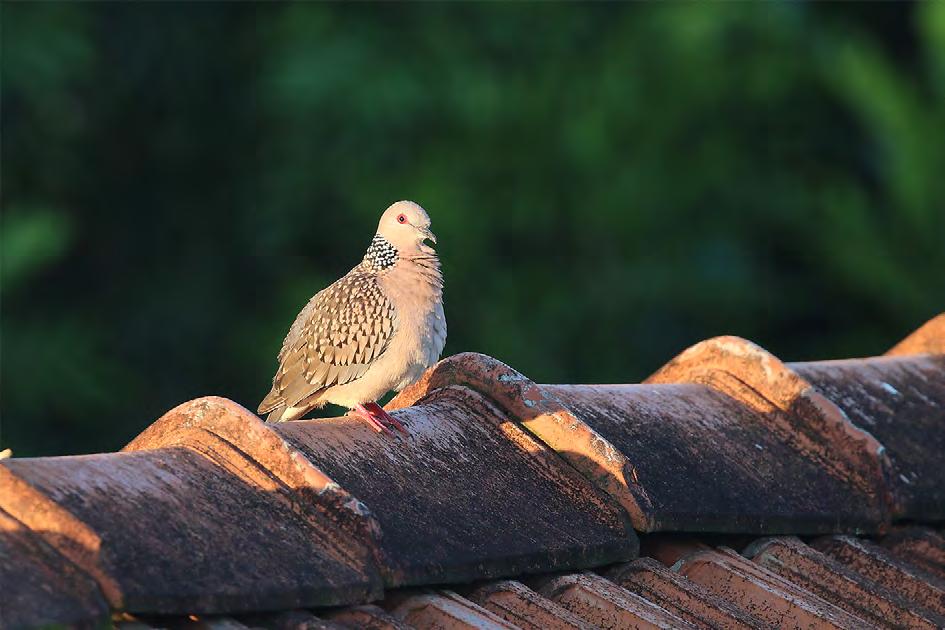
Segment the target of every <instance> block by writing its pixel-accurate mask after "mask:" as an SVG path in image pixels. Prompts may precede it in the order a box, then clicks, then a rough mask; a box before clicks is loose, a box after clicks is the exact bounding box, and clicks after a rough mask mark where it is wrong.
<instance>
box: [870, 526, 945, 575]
mask: <svg viewBox="0 0 945 630" xmlns="http://www.w3.org/2000/svg"><path fill="white" fill-rule="evenodd" d="M882 546H883V547H885V548H886V549H889V550H890V551H892V552H893V554H894V555H895V556H896V557H898V558H900V559H903V560H905V561H906V562H911V563H912V564H914V565H915V566H917V567H919V568H921V569H924V570H926V571H928V572H929V573H932V574H933V575H935V576H937V577H939V578H941V579H943V580H945V536H943V535H942V534H941V533H940V532H937V531H935V530H934V529H930V528H928V527H901V528H896V529H894V530H892V531H891V532H890V533H889V535H887V536H886V537H885V538H883V541H882Z"/></svg>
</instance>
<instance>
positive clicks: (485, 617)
mask: <svg viewBox="0 0 945 630" xmlns="http://www.w3.org/2000/svg"><path fill="white" fill-rule="evenodd" d="M394 616H396V617H398V618H400V619H402V620H404V622H406V623H408V624H409V625H411V626H416V627H417V628H437V629H442V630H514V628H515V626H513V625H512V624H510V623H508V622H507V621H505V620H503V619H502V618H501V617H498V616H496V615H494V614H492V613H491V612H489V611H488V610H486V609H485V608H482V607H481V606H478V605H477V604H474V603H473V602H471V601H469V600H468V599H466V598H465V597H460V596H459V595H457V594H456V593H454V592H452V591H440V592H439V593H429V594H425V595H414V596H413V597H410V598H408V599H406V600H405V601H403V602H402V603H401V604H400V605H398V606H397V608H396V609H395V610H394Z"/></svg>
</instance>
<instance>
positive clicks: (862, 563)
mask: <svg viewBox="0 0 945 630" xmlns="http://www.w3.org/2000/svg"><path fill="white" fill-rule="evenodd" d="M811 546H812V547H813V548H814V549H817V550H818V551H821V552H823V553H825V554H827V555H828V556H830V557H832V558H834V559H835V560H838V561H839V562H840V563H842V564H844V565H846V566H847V567H849V568H850V569H852V570H854V571H856V572H857V573H859V574H860V575H862V576H863V577H865V578H866V579H868V580H871V581H872V582H875V583H876V584H879V585H880V586H883V587H884V588H886V589H888V590H890V591H892V592H894V593H896V594H898V595H899V596H900V597H902V598H903V599H905V600H906V601H908V602H911V603H913V604H914V605H918V606H921V607H922V608H925V609H927V610H930V611H932V612H934V613H936V614H938V615H945V582H943V581H942V580H940V579H938V578H936V577H935V576H933V575H930V574H928V573H925V572H924V571H922V570H921V569H919V568H917V567H915V566H913V565H911V564H909V563H907V562H904V561H903V560H901V559H899V558H898V557H897V556H896V555H894V554H893V553H892V552H890V551H889V550H887V549H883V548H882V547H880V546H879V545H875V544H873V543H870V542H867V541H865V540H862V539H859V538H853V537H852V536H825V537H823V538H818V539H817V540H815V541H813V542H812V543H811Z"/></svg>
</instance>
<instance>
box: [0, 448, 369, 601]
mask: <svg viewBox="0 0 945 630" xmlns="http://www.w3.org/2000/svg"><path fill="white" fill-rule="evenodd" d="M0 507H2V508H3V509H4V510H6V511H7V512H9V513H10V514H12V515H13V516H14V517H16V518H17V519H18V520H20V521H22V522H23V523H24V524H25V525H27V526H29V527H30V528H31V529H32V530H33V531H34V532H35V533H37V535H38V536H40V537H41V538H42V539H43V540H44V541H45V542H46V543H47V544H49V545H50V546H52V547H54V548H56V549H57V550H58V551H59V552H60V553H62V555H64V556H65V557H67V558H69V559H70V560H71V561H72V562H73V563H75V564H76V565H77V566H79V567H80V568H81V569H82V570H84V571H85V572H86V573H88V574H89V575H91V576H92V577H94V578H95V580H96V581H97V582H98V584H99V586H100V588H101V589H102V592H103V593H104V594H105V597H106V598H107V599H108V601H109V604H110V605H111V606H112V607H113V608H115V609H118V610H133V611H135V612H147V613H189V612H202V613H212V612H224V611H226V612H233V611H242V610H256V609H260V608H261V609H272V608H292V607H296V606H299V605H310V606H311V605H319V604H342V603H353V602H360V601H363V600H364V599H366V598H369V597H371V596H372V595H373V594H374V593H377V592H378V591H377V589H378V586H379V578H378V576H377V574H376V572H375V571H374V569H373V567H372V566H371V565H370V564H369V563H368V559H367V557H366V551H365V549H364V548H363V547H359V546H358V544H357V542H356V541H352V540H350V539H347V538H339V537H338V536H337V535H334V534H332V531H331V529H330V527H328V526H325V527H316V523H315V522H314V520H313V519H307V518H305V517H303V516H302V515H301V514H299V513H298V512H296V511H295V510H293V506H292V505H291V504H290V503H289V502H288V501H286V500H283V499H282V498H280V496H279V495H278V494H277V493H274V492H266V491H263V490H262V489H260V488H258V487H254V486H252V485H250V484H248V483H246V482H245V481H243V480H241V479H240V478H238V477H236V476H234V475H232V474H229V473H228V472H227V471H226V470H225V469H224V468H222V467H221V466H218V465H217V464H215V463H214V462H213V461H211V460H210V459H208V458H207V457H204V456H203V455H200V454H198V453H197V452H195V451H192V450H189V449H185V448H181V447H172V448H162V449H156V450H151V451H141V452H136V453H115V454H107V455H85V456H77V457H55V458H37V459H30V460H19V459H12V460H7V461H5V462H3V464H2V465H0ZM158 525H159V526H158ZM274 540H277V541H278V544H274V543H273V541H274Z"/></svg>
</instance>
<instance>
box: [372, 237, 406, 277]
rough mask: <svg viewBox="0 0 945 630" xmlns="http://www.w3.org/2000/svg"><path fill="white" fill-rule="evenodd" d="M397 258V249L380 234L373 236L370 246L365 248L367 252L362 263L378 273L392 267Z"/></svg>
mask: <svg viewBox="0 0 945 630" xmlns="http://www.w3.org/2000/svg"><path fill="white" fill-rule="evenodd" d="M397 258H398V255H397V248H396V247H394V246H393V245H391V244H390V242H389V241H388V240H387V239H386V238H384V237H383V236H381V235H380V234H375V235H374V239H373V240H372V241H371V246H370V247H368V248H367V252H365V254H364V262H366V263H367V264H368V265H369V266H370V267H371V268H372V269H376V270H378V271H381V270H383V269H389V268H390V267H393V266H394V263H396V262H397Z"/></svg>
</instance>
